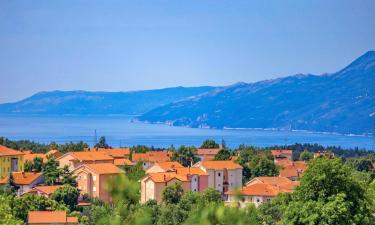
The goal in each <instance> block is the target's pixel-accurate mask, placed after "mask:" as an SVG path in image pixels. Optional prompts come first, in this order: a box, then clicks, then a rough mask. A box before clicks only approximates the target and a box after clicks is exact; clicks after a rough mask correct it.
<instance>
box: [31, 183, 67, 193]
mask: <svg viewBox="0 0 375 225" xmlns="http://www.w3.org/2000/svg"><path fill="white" fill-rule="evenodd" d="M60 187H62V185H51V186H36V187H34V188H33V189H34V190H36V191H40V192H43V193H45V194H47V195H50V194H53V193H54V192H55V191H56V190H57V189H59V188H60Z"/></svg>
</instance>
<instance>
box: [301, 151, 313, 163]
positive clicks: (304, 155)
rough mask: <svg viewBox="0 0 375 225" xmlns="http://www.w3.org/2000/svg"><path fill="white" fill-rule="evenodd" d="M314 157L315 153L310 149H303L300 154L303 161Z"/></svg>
mask: <svg viewBox="0 0 375 225" xmlns="http://www.w3.org/2000/svg"><path fill="white" fill-rule="evenodd" d="M313 158H314V153H312V152H308V151H306V150H305V151H303V152H302V153H301V154H300V156H299V159H300V160H302V161H309V160H311V159H313Z"/></svg>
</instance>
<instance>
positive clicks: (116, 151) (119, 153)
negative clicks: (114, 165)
mask: <svg viewBox="0 0 375 225" xmlns="http://www.w3.org/2000/svg"><path fill="white" fill-rule="evenodd" d="M98 151H99V152H104V153H107V154H108V155H110V156H112V157H113V158H124V156H129V154H130V149H129V148H110V149H99V150H98Z"/></svg>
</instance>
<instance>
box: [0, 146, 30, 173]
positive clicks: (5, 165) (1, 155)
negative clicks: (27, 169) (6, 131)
mask: <svg viewBox="0 0 375 225" xmlns="http://www.w3.org/2000/svg"><path fill="white" fill-rule="evenodd" d="M23 157H24V153H23V152H21V151H16V150H14V149H11V148H8V147H5V146H2V145H0V179H2V178H4V177H6V176H8V175H9V174H10V173H11V172H18V171H23V169H24V167H23V166H24V158H23Z"/></svg>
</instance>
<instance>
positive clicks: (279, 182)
mask: <svg viewBox="0 0 375 225" xmlns="http://www.w3.org/2000/svg"><path fill="white" fill-rule="evenodd" d="M256 183H262V184H270V185H273V186H277V187H280V188H283V189H288V190H294V188H295V187H296V186H298V185H299V182H298V181H291V180H289V179H288V178H286V177H255V178H253V179H252V180H250V181H249V182H247V184H246V186H251V185H254V184H256Z"/></svg>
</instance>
